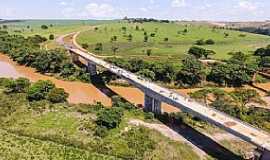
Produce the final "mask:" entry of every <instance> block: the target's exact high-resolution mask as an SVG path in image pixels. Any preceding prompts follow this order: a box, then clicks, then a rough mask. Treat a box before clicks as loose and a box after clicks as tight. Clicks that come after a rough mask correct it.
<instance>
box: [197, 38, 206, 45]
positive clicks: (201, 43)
mask: <svg viewBox="0 0 270 160" xmlns="http://www.w3.org/2000/svg"><path fill="white" fill-rule="evenodd" d="M195 44H196V45H199V46H201V45H204V44H205V42H204V40H203V39H199V40H197V41H196V42H195Z"/></svg>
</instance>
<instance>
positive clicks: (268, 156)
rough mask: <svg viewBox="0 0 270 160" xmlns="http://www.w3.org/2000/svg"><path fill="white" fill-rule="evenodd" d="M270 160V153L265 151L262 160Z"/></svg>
mask: <svg viewBox="0 0 270 160" xmlns="http://www.w3.org/2000/svg"><path fill="white" fill-rule="evenodd" d="M269 159H270V151H267V150H264V151H263V152H262V154H261V157H260V160H269Z"/></svg>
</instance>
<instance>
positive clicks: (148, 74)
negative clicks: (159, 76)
mask: <svg viewBox="0 0 270 160" xmlns="http://www.w3.org/2000/svg"><path fill="white" fill-rule="evenodd" d="M137 74H138V75H140V76H142V77H144V78H147V79H150V80H154V79H155V73H154V72H153V71H150V70H149V69H143V70H140V71H139V72H138V73H137Z"/></svg>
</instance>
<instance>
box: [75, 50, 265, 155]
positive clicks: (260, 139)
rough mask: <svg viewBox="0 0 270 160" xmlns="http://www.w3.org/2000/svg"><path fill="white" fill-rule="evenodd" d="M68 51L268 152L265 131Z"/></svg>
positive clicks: (90, 57)
mask: <svg viewBox="0 0 270 160" xmlns="http://www.w3.org/2000/svg"><path fill="white" fill-rule="evenodd" d="M70 51H72V52H73V53H75V54H77V55H79V56H80V57H82V58H84V59H86V60H89V61H92V62H94V63H95V64H97V65H99V66H102V67H104V68H106V69H108V70H109V71H111V72H112V73H114V74H116V75H118V76H120V77H122V78H124V79H126V80H127V81H128V82H130V83H131V84H135V85H136V86H137V87H139V88H140V89H142V90H144V91H145V90H150V91H151V92H153V93H154V94H155V95H157V97H160V99H161V100H162V101H163V102H165V103H168V104H171V105H173V106H175V107H178V108H180V109H182V110H185V111H187V112H189V113H191V114H193V115H196V116H199V117H200V118H202V119H204V120H207V121H209V122H210V123H214V124H215V125H217V126H219V127H222V128H223V129H225V130H227V131H228V132H230V133H232V134H234V135H236V136H238V137H240V138H242V139H243V140H245V141H248V142H250V143H252V144H254V145H256V146H258V147H261V148H263V149H266V150H268V151H270V135H269V134H268V133H266V132H265V131H263V130H260V129H257V128H255V127H253V126H251V125H249V124H248V123H244V122H242V121H240V120H238V119H236V118H233V117H231V116H229V115H227V114H225V113H223V112H220V111H218V110H215V109H213V108H210V107H206V106H204V105H202V104H199V103H198V102H195V101H193V100H191V99H189V98H188V97H185V96H183V95H180V94H178V93H175V92H173V91H171V90H169V89H166V88H163V87H161V86H159V85H156V84H155V83H152V82H150V81H148V80H145V79H142V78H140V77H139V76H137V75H135V74H133V73H131V72H129V71H126V70H124V69H121V68H119V67H117V66H114V65H112V64H109V63H107V62H105V61H104V60H101V59H99V58H96V57H94V56H92V55H90V54H89V53H85V52H83V51H81V50H78V49H70Z"/></svg>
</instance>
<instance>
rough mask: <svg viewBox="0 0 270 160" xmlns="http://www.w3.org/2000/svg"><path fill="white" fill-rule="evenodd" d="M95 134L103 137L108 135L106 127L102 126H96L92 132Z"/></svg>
mask: <svg viewBox="0 0 270 160" xmlns="http://www.w3.org/2000/svg"><path fill="white" fill-rule="evenodd" d="M94 135H95V136H98V137H101V138H104V137H106V136H107V135H108V129H107V128H106V127H104V126H98V127H97V128H96V130H95V133H94Z"/></svg>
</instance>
